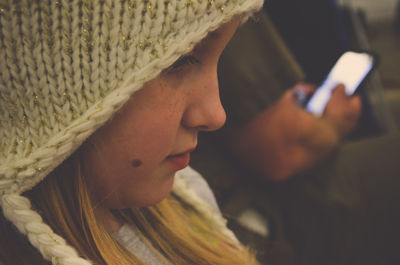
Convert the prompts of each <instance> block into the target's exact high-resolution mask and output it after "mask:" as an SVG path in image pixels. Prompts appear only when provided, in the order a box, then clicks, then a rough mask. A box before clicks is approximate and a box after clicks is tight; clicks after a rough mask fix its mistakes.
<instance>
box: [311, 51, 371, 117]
mask: <svg viewBox="0 0 400 265" xmlns="http://www.w3.org/2000/svg"><path fill="white" fill-rule="evenodd" d="M375 61H376V60H375V56H374V55H373V54H371V53H369V52H354V51H348V52H345V53H344V54H343V55H342V56H341V57H340V58H339V60H338V61H337V62H336V64H335V65H334V66H333V68H332V70H331V71H330V72H329V74H328V75H327V77H326V79H325V80H324V81H323V82H322V83H321V85H320V86H319V87H318V88H317V90H316V91H315V93H314V94H313V95H312V96H311V98H310V99H309V100H308V101H307V103H306V104H305V109H306V110H307V111H309V112H311V113H313V114H315V115H317V116H321V115H322V114H323V112H324V110H325V107H326V104H327V103H328V101H329V99H330V97H331V94H332V90H333V89H334V88H335V87H336V86H337V85H338V84H344V86H345V90H346V94H347V95H349V96H350V95H352V94H354V92H355V91H356V90H357V88H358V87H359V86H360V84H361V83H362V82H363V80H364V79H365V78H366V77H367V76H368V74H369V73H370V72H371V71H372V69H373V68H374V66H375Z"/></svg>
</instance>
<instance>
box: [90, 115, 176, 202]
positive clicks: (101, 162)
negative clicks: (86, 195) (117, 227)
mask: <svg viewBox="0 0 400 265" xmlns="http://www.w3.org/2000/svg"><path fill="white" fill-rule="evenodd" d="M157 117H159V119H135V122H132V124H130V123H124V124H117V126H113V127H112V128H113V130H112V131H105V132H100V133H99V134H97V135H96V136H95V137H94V138H93V140H92V142H93V145H92V146H91V147H90V148H88V150H87V151H86V152H85V164H86V166H85V167H86V171H87V175H88V179H89V185H90V187H91V190H92V193H93V194H94V196H95V198H94V199H95V200H96V201H97V202H101V203H103V204H105V205H108V206H113V207H117V208H119V207H122V206H124V205H128V206H129V207H133V206H141V205H148V204H152V203H153V202H155V203H156V202H158V201H159V200H160V199H162V198H164V197H165V196H166V194H167V193H168V191H169V190H170V188H171V186H172V183H171V176H173V172H170V171H169V170H167V169H165V165H164V163H163V162H164V160H165V158H166V157H167V156H168V155H169V154H170V152H171V151H172V148H173V146H174V144H175V142H176V137H177V132H178V130H179V124H180V122H179V120H180V118H179V117H178V116H177V115H174V113H168V112H163V114H162V115H161V114H160V115H158V116H157ZM114 129H115V131H114Z"/></svg>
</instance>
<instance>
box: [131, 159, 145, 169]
mask: <svg viewBox="0 0 400 265" xmlns="http://www.w3.org/2000/svg"><path fill="white" fill-rule="evenodd" d="M142 164H143V162H142V160H140V159H135V160H133V161H132V166H133V167H140V166H141V165H142Z"/></svg>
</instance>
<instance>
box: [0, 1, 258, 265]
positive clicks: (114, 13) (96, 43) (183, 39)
mask: <svg viewBox="0 0 400 265" xmlns="http://www.w3.org/2000/svg"><path fill="white" fill-rule="evenodd" d="M262 4H263V1H262V0H116V1H113V0H40V1H39V0H37V1H33V0H0V198H1V200H0V205H1V207H2V208H3V212H4V215H5V216H6V217H7V218H8V219H9V220H11V221H12V222H13V223H14V224H15V225H16V226H17V228H18V229H19V231H21V232H22V233H24V234H26V235H27V236H28V238H29V240H30V242H31V243H32V244H33V245H34V246H35V247H37V248H38V249H39V251H40V252H41V253H42V255H43V256H44V257H45V258H46V259H48V260H51V261H52V262H53V264H89V263H88V261H85V260H83V259H81V258H79V257H78V255H77V253H76V251H74V250H73V249H72V248H71V247H69V246H68V245H67V244H66V243H65V241H64V240H63V239H62V238H60V237H59V236H57V235H56V234H54V233H53V232H52V230H51V228H50V227H49V226H47V225H46V224H44V223H43V221H42V219H41V217H40V216H39V215H38V214H37V213H36V212H34V211H33V210H32V209H31V207H30V203H29V200H27V199H26V198H24V197H23V196H21V194H22V193H23V192H24V191H27V190H29V189H31V188H32V187H34V186H35V185H37V184H38V183H39V182H40V181H41V180H42V179H43V178H45V177H46V175H48V174H49V173H50V172H51V171H52V170H53V169H54V168H55V167H57V166H58V165H59V164H60V163H62V162H63V161H64V160H65V159H66V158H67V157H68V156H69V155H71V154H72V153H73V152H74V151H75V150H76V149H77V148H78V147H79V146H80V145H81V144H82V143H83V142H84V141H85V140H86V139H87V138H88V137H89V136H90V135H91V134H92V133H93V132H94V131H95V130H96V129H98V128H99V127H100V126H102V125H103V124H104V123H105V122H106V121H107V120H109V119H110V117H111V116H112V115H113V114H114V113H115V112H116V111H118V110H119V109H120V108H121V107H122V106H123V105H124V103H125V102H126V101H127V100H128V99H129V98H130V96H131V95H132V94H133V93H134V92H135V91H137V90H139V89H140V88H141V87H142V86H143V84H144V83H145V82H147V81H149V80H151V79H153V78H154V77H156V76H157V75H158V74H159V73H160V72H161V71H162V70H163V69H165V68H167V67H168V66H170V65H171V64H173V62H174V61H176V60H177V59H178V58H179V57H180V56H182V55H183V54H185V53H188V52H190V50H192V49H193V47H194V46H195V45H196V44H197V43H198V42H199V41H200V40H202V39H203V38H204V37H205V36H206V35H207V34H208V33H209V32H210V31H213V30H215V29H217V28H218V27H219V26H220V25H221V24H222V23H224V22H227V21H229V20H230V19H231V18H232V17H234V16H236V15H243V16H246V15H247V14H250V13H251V12H253V11H255V10H257V9H259V8H260V7H261V6H262Z"/></svg>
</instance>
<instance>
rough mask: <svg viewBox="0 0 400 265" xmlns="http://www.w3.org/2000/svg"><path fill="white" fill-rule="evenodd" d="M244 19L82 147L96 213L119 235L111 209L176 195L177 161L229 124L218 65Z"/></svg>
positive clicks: (151, 85)
mask: <svg viewBox="0 0 400 265" xmlns="http://www.w3.org/2000/svg"><path fill="white" fill-rule="evenodd" d="M239 22H240V21H239V19H238V18H235V19H233V20H232V21H230V22H228V23H226V24H224V25H223V26H221V27H220V28H219V29H218V30H217V31H215V32H213V33H210V34H209V36H208V37H207V38H206V39H204V40H203V41H202V42H201V43H199V44H198V45H197V46H196V47H195V49H194V50H193V51H192V52H191V53H189V54H187V55H185V56H183V57H181V58H180V59H179V60H178V61H177V62H175V63H174V64H173V65H172V66H171V67H169V68H168V69H166V70H164V71H163V72H162V73H161V74H160V75H159V76H158V77H157V78H155V79H153V80H151V81H149V82H148V83H147V84H145V86H144V87H143V88H142V89H141V90H139V91H138V92H136V93H135V94H134V95H133V96H132V97H131V98H130V100H129V101H128V102H127V104H126V105H125V106H124V107H123V109H122V110H121V111H119V112H118V113H117V114H116V115H115V116H114V117H113V119H112V120H111V121H110V122H109V123H108V124H106V125H105V126H104V127H102V128H101V129H100V130H98V131H97V132H96V133H95V134H94V135H93V136H92V137H91V138H90V140H89V141H88V143H87V145H86V146H84V161H85V169H84V173H85V176H86V177H87V179H88V185H89V188H90V190H91V191H92V193H93V196H94V200H95V202H96V203H97V207H96V213H97V215H98V217H99V218H100V219H101V220H103V221H104V223H105V224H106V227H108V229H109V230H111V231H113V230H116V229H118V227H119V226H120V225H121V224H119V223H118V221H117V220H115V219H113V217H112V215H111V213H110V212H109V209H123V208H128V207H141V206H149V205H154V204H156V203H158V202H160V201H161V200H163V199H164V198H165V197H166V196H167V195H168V193H169V192H170V190H171V188H172V185H173V180H174V175H175V173H176V171H177V170H179V168H178V167H177V166H176V165H174V164H173V163H171V162H170V159H169V158H171V156H176V155H182V154H183V155H185V157H188V156H189V155H188V154H189V153H190V151H193V149H194V148H195V147H196V145H197V136H198V133H199V132H200V131H213V130H216V129H219V128H220V127H221V126H222V125H223V124H224V123H225V119H226V116H225V111H224V109H223V107H222V105H221V102H220V98H219V88H218V79H217V63H218V60H219V57H220V55H221V53H222V51H223V49H224V48H225V46H226V44H227V43H228V41H229V40H230V38H231V37H232V35H233V34H234V32H235V31H236V28H237V26H238V25H239Z"/></svg>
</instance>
